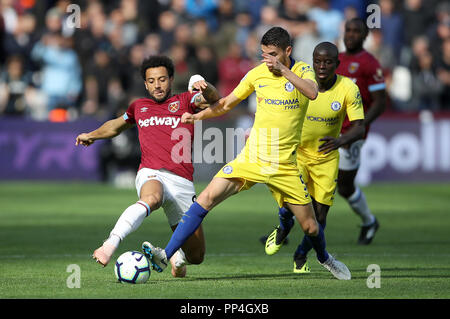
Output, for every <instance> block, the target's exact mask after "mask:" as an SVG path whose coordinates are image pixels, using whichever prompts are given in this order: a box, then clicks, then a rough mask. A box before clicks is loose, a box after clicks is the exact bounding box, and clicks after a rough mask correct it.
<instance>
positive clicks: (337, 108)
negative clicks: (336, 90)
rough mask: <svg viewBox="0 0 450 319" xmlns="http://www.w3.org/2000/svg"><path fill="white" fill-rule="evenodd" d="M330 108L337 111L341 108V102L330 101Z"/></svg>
mask: <svg viewBox="0 0 450 319" xmlns="http://www.w3.org/2000/svg"><path fill="white" fill-rule="evenodd" d="M331 109H332V110H333V111H339V110H340V109H341V103H339V102H338V101H334V102H333V103H331Z"/></svg>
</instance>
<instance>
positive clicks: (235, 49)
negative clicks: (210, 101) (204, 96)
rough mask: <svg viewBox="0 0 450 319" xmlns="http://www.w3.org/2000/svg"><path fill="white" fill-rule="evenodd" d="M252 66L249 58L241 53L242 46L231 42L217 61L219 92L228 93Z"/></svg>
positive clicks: (223, 94) (224, 94) (225, 94)
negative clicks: (224, 53) (221, 57)
mask: <svg viewBox="0 0 450 319" xmlns="http://www.w3.org/2000/svg"><path fill="white" fill-rule="evenodd" d="M252 67H253V64H252V62H251V60H249V59H247V58H245V57H244V56H243V55H242V47H241V46H240V45H239V44H237V43H236V42H233V43H231V44H230V46H229V48H228V52H227V55H226V56H225V57H224V58H223V59H221V60H220V61H219V85H218V90H219V92H220V94H221V95H222V96H227V95H228V94H230V93H231V92H232V91H233V89H234V88H235V87H236V86H237V85H238V84H239V82H240V81H241V80H242V78H243V77H244V75H246V74H247V72H248V71H249V70H250V69H251V68H252Z"/></svg>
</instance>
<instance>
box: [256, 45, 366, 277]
mask: <svg viewBox="0 0 450 319" xmlns="http://www.w3.org/2000/svg"><path fill="white" fill-rule="evenodd" d="M338 66H339V59H338V49H337V47H336V46H335V45H334V44H332V43H330V42H322V43H320V44H318V45H317V46H316V47H315V49H314V52H313V68H314V71H315V74H316V80H317V83H318V84H319V94H318V96H317V98H316V99H315V100H314V101H311V102H310V103H309V107H308V110H307V112H306V117H305V121H304V124H303V130H302V139H301V143H300V145H299V147H298V152H297V162H298V165H299V169H300V171H301V174H302V175H301V178H302V180H303V181H304V182H305V184H306V186H307V189H308V192H309V193H310V195H311V199H312V203H313V207H314V211H315V213H316V219H317V221H318V223H319V225H320V227H322V228H323V229H324V228H325V225H326V217H327V214H328V210H329V209H330V206H331V205H332V204H333V200H334V193H335V190H336V182H337V175H338V169H339V151H338V148H339V147H341V146H343V145H347V144H349V143H352V142H353V141H356V140H358V139H360V138H362V137H363V136H364V132H365V126H364V109H363V106H362V102H361V95H360V92H359V89H358V86H356V84H355V83H353V81H352V80H351V79H349V78H347V77H344V76H341V75H337V74H336V69H337V67H338ZM346 116H347V117H348V119H349V120H350V122H351V124H352V126H351V129H350V130H349V131H347V132H346V133H345V134H342V135H340V131H341V127H342V123H343V121H344V119H345V117H346ZM278 214H279V217H280V226H278V227H277V228H276V229H275V230H274V231H273V232H272V233H271V234H270V235H269V236H268V238H267V240H266V243H265V250H266V253H267V254H268V255H273V254H275V253H276V252H278V250H279V249H280V248H281V246H282V243H283V241H284V240H285V238H286V236H287V234H288V233H289V231H290V230H291V228H292V226H293V225H294V221H293V219H292V216H293V214H292V213H291V212H290V211H289V210H288V209H286V208H284V207H281V208H280V210H279V213H278ZM311 248H312V246H311V243H310V240H309V238H308V237H304V238H303V241H302V243H301V244H300V245H299V246H298V248H297V250H296V251H295V253H294V272H296V273H308V272H310V268H309V265H308V263H307V260H306V255H307V253H308V252H309V251H310V250H311Z"/></svg>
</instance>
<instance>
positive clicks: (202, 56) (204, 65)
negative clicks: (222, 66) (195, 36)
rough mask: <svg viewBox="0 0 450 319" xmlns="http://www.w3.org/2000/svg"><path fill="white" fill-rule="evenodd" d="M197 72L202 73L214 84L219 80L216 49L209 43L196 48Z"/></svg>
mask: <svg viewBox="0 0 450 319" xmlns="http://www.w3.org/2000/svg"><path fill="white" fill-rule="evenodd" d="M196 57H197V59H196V61H195V67H194V69H195V73H197V74H201V75H202V76H203V77H204V78H205V79H206V81H208V82H209V83H211V84H212V85H214V86H217V83H218V82H219V70H218V68H217V57H216V54H215V52H214V49H213V48H212V47H211V46H208V45H199V46H198V47H197V50H196Z"/></svg>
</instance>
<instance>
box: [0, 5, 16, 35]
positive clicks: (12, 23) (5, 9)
mask: <svg viewBox="0 0 450 319" xmlns="http://www.w3.org/2000/svg"><path fill="white" fill-rule="evenodd" d="M13 5H14V0H0V6H1V14H2V17H3V23H4V28H5V32H6V33H14V30H16V27H17V20H18V14H17V12H16V10H15V9H14V7H13Z"/></svg>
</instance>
